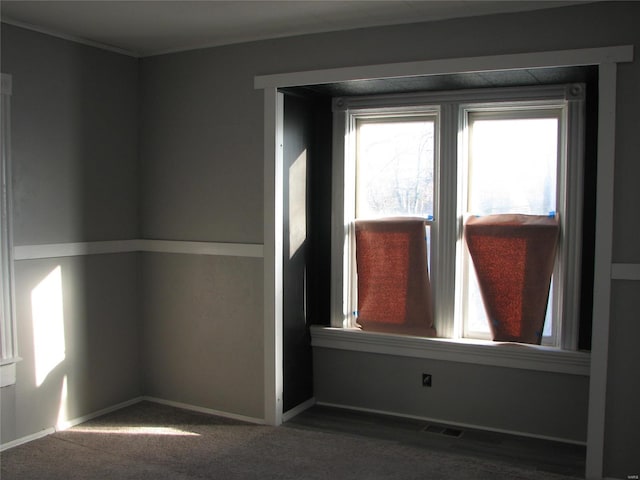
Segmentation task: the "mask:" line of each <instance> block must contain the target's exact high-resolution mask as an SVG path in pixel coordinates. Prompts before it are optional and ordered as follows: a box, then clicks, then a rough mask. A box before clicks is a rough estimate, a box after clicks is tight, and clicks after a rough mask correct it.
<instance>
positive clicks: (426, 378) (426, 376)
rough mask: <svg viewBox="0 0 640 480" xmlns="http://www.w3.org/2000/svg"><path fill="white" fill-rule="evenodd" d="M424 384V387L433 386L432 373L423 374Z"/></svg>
mask: <svg viewBox="0 0 640 480" xmlns="http://www.w3.org/2000/svg"><path fill="white" fill-rule="evenodd" d="M422 386H423V387H430V386H431V374H430V373H423V374H422Z"/></svg>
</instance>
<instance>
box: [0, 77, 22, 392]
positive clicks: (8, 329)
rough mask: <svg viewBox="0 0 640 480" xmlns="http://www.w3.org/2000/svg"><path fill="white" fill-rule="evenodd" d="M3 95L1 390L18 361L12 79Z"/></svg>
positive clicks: (0, 131) (4, 81)
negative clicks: (12, 192) (14, 246)
mask: <svg viewBox="0 0 640 480" xmlns="http://www.w3.org/2000/svg"><path fill="white" fill-rule="evenodd" d="M1 80H2V81H1V87H2V88H1V92H0V102H1V104H0V111H1V113H0V114H1V117H0V134H1V136H2V138H1V139H0V142H1V145H2V164H1V166H0V186H1V189H2V191H1V194H0V270H1V272H2V292H1V294H0V303H1V305H0V308H2V317H1V318H0V329H1V332H2V341H1V342H0V387H5V386H8V385H13V384H15V382H16V367H15V364H16V362H17V361H19V360H20V358H19V357H18V342H17V337H16V334H17V327H16V319H15V300H14V274H13V230H12V200H11V93H12V78H11V75H7V74H4V73H3V74H2V78H1Z"/></svg>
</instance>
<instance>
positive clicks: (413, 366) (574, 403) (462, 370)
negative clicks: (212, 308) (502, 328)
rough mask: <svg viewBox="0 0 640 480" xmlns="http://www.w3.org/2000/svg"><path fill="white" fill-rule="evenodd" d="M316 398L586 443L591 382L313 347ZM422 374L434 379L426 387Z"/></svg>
mask: <svg viewBox="0 0 640 480" xmlns="http://www.w3.org/2000/svg"><path fill="white" fill-rule="evenodd" d="M314 366H315V369H314V374H315V387H316V399H317V400H318V401H320V402H324V403H329V404H338V405H347V406H351V407H356V408H366V409H372V410H379V411H384V412H399V413H402V414H404V415H410V416H417V417H425V418H432V419H437V420H440V421H442V422H455V423H458V424H463V425H472V426H473V425H476V426H479V427H489V428H493V429H500V430H508V431H514V432H526V433H528V434H532V435H542V436H547V437H555V438H562V439H567V440H572V441H584V440H585V438H586V427H587V422H586V419H587V407H588V389H589V381H588V379H587V378H585V377H580V376H577V375H561V374H553V373H547V372H536V371H528V370H519V369H514V368H500V367H491V366H486V365H473V364H465V363H458V362H447V361H439V360H427V359H416V358H401V357H395V356H391V355H379V354H372V353H361V352H350V351H346V350H332V349H327V348H314ZM422 373H429V374H431V375H432V379H433V381H432V386H431V388H428V387H423V386H422V383H421V380H422Z"/></svg>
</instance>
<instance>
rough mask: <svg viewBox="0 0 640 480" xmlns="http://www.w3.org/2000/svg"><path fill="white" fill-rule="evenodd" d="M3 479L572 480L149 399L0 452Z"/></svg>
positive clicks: (499, 463) (385, 441)
mask: <svg viewBox="0 0 640 480" xmlns="http://www.w3.org/2000/svg"><path fill="white" fill-rule="evenodd" d="M0 462H1V469H0V478H2V480H18V479H20V480H30V479H38V480H46V479H52V480H54V479H55V480H74V479H91V480H101V479H118V480H126V479H154V480H164V479H171V480H196V479H198V480H201V479H221V480H232V479H323V480H324V479H331V480H338V479H349V480H357V479H363V480H364V479H366V480H376V479H398V480H410V479H421V480H422V479H424V480H430V479H433V480H436V479H474V480H477V479H492V480H494V479H495V480H500V479H509V480H520V479H522V480H525V479H530V480H574V479H575V476H566V475H560V474H556V473H551V472H544V471H540V470H538V469H536V468H535V467H531V466H530V465H525V466H518V465H515V464H513V463H511V462H506V461H500V460H497V459H486V458H485V459H481V458H478V457H476V456H470V455H462V454H456V453H451V452H445V451H442V450H438V449H430V448H424V447H423V446H419V445H410V444H406V443H404V442H398V441H395V440H394V439H392V438H389V439H383V438H373V437H372V436H360V435H357V434H353V433H342V432H327V431H320V430H316V429H313V428H308V427H304V426H301V425H300V424H298V425H291V426H286V425H285V426H283V427H267V426H256V425H251V424H246V423H242V422H238V421H234V420H228V419H224V418H220V417H215V416H210V415H205V414H199V413H194V412H190V411H186V410H181V409H176V408H172V407H167V406H164V405H158V404H154V403H148V402H143V403H139V404H136V405H133V406H131V407H128V408H125V409H123V410H120V411H117V412H114V413H111V414H109V415H105V416H103V417H100V418H98V419H95V420H92V421H89V422H87V423H84V424H82V425H78V426H76V427H74V428H72V429H69V430H66V431H63V432H58V433H55V434H53V435H50V436H48V437H45V438H42V439H39V440H36V441H33V442H31V443H28V444H25V445H21V446H18V447H15V448H13V449H10V450H7V451H4V452H2V453H1V454H0Z"/></svg>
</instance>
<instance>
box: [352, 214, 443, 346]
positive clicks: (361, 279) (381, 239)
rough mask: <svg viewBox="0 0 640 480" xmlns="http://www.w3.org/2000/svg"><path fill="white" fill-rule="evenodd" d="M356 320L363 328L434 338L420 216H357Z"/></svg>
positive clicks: (434, 332) (423, 226) (422, 220)
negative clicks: (368, 217)
mask: <svg viewBox="0 0 640 480" xmlns="http://www.w3.org/2000/svg"><path fill="white" fill-rule="evenodd" d="M355 230H356V269H357V274H358V316H357V318H358V324H359V325H360V326H361V327H362V329H363V330H369V331H377V332H387V333H399V334H408V335H419V336H426V337H435V336H436V330H435V328H434V326H433V310H432V303H431V284H430V282H429V272H428V267H427V247H426V240H425V220H424V219H423V218H405V217H402V218H385V219H379V220H357V221H356V222H355Z"/></svg>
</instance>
